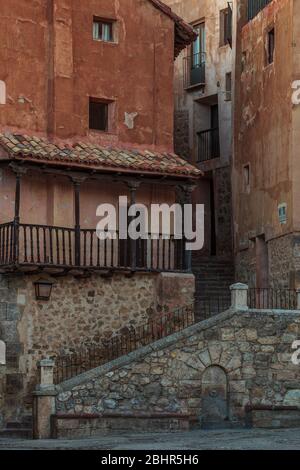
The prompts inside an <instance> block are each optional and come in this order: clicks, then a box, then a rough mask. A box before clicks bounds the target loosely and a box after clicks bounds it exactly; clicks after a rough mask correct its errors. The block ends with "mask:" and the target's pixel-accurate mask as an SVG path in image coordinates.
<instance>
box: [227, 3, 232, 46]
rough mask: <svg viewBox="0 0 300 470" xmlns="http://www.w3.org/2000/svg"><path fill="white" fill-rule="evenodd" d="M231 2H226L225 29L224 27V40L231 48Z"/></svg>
mask: <svg viewBox="0 0 300 470" xmlns="http://www.w3.org/2000/svg"><path fill="white" fill-rule="evenodd" d="M232 14H233V13H232V2H228V15H227V27H226V33H227V34H226V35H227V37H226V40H227V42H228V44H229V45H230V47H231V48H232Z"/></svg>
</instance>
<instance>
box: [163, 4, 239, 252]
mask: <svg viewBox="0 0 300 470" xmlns="http://www.w3.org/2000/svg"><path fill="white" fill-rule="evenodd" d="M166 3H168V5H170V6H171V8H172V9H174V11H176V13H177V14H178V15H180V16H181V17H182V18H184V19H185V20H186V21H187V22H188V23H190V24H192V25H193V26H194V27H195V28H196V30H197V28H198V27H199V25H202V28H203V32H202V33H200V36H202V39H201V45H200V46H198V45H197V46H195V45H194V46H190V47H189V48H188V49H186V50H184V51H183V52H182V53H181V55H180V56H179V58H178V59H177V61H176V63H175V84H174V91H175V132H174V139H175V141H174V143H175V150H176V151H177V152H178V153H179V154H180V155H183V156H185V158H186V159H188V160H190V161H193V162H195V163H197V165H198V166H199V168H200V169H201V170H202V171H203V172H204V174H205V178H204V179H203V180H202V181H201V185H200V187H199V189H198V191H196V192H195V196H194V198H195V200H196V201H197V202H198V203H203V204H205V207H206V223H205V229H206V233H205V235H206V237H205V240H206V241H205V248H204V250H202V254H203V255H211V254H213V255H215V254H217V255H219V256H225V257H229V258H230V257H231V254H232V231H231V223H232V215H231V214H232V212H231V181H230V163H231V149H232V145H231V144H232V139H231V136H232V130H231V127H232V107H231V98H232V96H231V89H228V86H229V82H231V78H230V77H231V72H232V66H233V53H232V49H231V47H230V44H229V43H228V42H227V38H225V32H224V30H223V28H224V25H225V22H224V21H225V20H224V18H223V16H222V13H223V12H224V11H226V9H227V8H228V2H227V1H225V0H213V1H212V0H207V1H201V2H199V1H196V0H185V1H178V0H168V2H166ZM224 39H225V40H224ZM195 50H197V51H201V52H197V53H195ZM198 55H199V57H198ZM193 62H194V64H193ZM201 68H203V72H202V77H199V80H197V78H196V77H195V76H193V73H194V72H196V73H197V70H200V69H201ZM191 69H192V72H191ZM199 74H200V75H201V72H199ZM226 80H227V83H226ZM214 113H215V116H214V117H213V115H214ZM213 121H214V122H213ZM212 128H214V129H215V130H214V131H213V134H212V137H205V136H204V137H200V138H199V137H198V133H201V132H203V131H207V130H210V129H212ZM210 138H211V139H212V140H213V139H216V140H218V141H219V147H220V148H219V152H217V154H215V155H212V154H209V155H201V151H204V153H206V152H207V151H208V150H209V149H208V147H209V146H210V145H211V146H214V144H210V143H209V141H208V140H206V141H205V140H204V139H210ZM201 139H203V140H202V142H201ZM216 145H217V144H216ZM220 188H221V189H220Z"/></svg>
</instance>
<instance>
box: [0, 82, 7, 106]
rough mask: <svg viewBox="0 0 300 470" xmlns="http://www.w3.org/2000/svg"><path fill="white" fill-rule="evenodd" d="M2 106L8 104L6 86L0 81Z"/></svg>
mask: <svg viewBox="0 0 300 470" xmlns="http://www.w3.org/2000/svg"><path fill="white" fill-rule="evenodd" d="M0 104H6V84H5V82H3V81H2V80H0Z"/></svg>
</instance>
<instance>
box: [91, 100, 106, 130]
mask: <svg viewBox="0 0 300 470" xmlns="http://www.w3.org/2000/svg"><path fill="white" fill-rule="evenodd" d="M109 105H110V102H109V101H105V100H100V99H97V98H92V97H90V98H89V130H90V131H96V132H109ZM96 108H98V109H96ZM102 113H103V114H102ZM101 114H102V115H101Z"/></svg>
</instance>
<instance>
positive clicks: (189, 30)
mask: <svg viewBox="0 0 300 470" xmlns="http://www.w3.org/2000/svg"><path fill="white" fill-rule="evenodd" d="M149 1H150V2H151V3H152V4H153V6H154V7H155V8H158V9H159V10H160V11H162V12H163V13H165V15H167V16H169V18H171V20H173V21H174V23H175V58H176V57H177V56H178V55H179V54H180V52H181V51H182V50H183V49H184V48H185V47H187V46H188V45H189V44H191V43H192V42H193V41H195V40H196V38H197V33H196V31H195V30H194V29H193V27H192V26H191V25H189V24H188V23H186V22H185V21H184V20H183V19H182V18H180V16H178V15H176V13H174V12H173V11H172V9H171V8H170V7H169V6H168V5H166V4H165V3H163V2H161V0H149Z"/></svg>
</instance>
